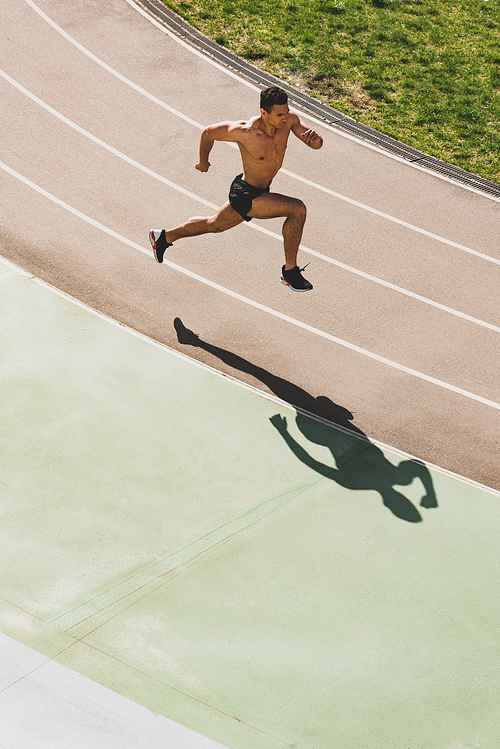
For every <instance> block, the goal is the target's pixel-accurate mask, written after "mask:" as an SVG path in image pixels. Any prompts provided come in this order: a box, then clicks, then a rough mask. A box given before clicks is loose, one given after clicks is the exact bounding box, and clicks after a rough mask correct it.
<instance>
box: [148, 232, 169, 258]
mask: <svg viewBox="0 0 500 749" xmlns="http://www.w3.org/2000/svg"><path fill="white" fill-rule="evenodd" d="M149 241H150V242H151V247H152V248H153V252H154V256H155V260H156V262H157V263H163V255H164V254H165V250H166V249H167V247H172V243H171V242H167V238H166V236H165V229H151V231H150V232H149Z"/></svg>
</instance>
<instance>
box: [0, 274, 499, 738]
mask: <svg viewBox="0 0 500 749" xmlns="http://www.w3.org/2000/svg"><path fill="white" fill-rule="evenodd" d="M0 291H1V293H0V317H1V324H0V337H1V344H0V350H1V352H2V367H1V370H0V372H1V374H0V377H1V389H0V392H1V397H2V417H3V420H2V426H3V429H2V443H3V444H2V449H1V453H0V493H1V496H2V525H1V530H0V561H1V566H2V570H3V586H2V593H1V603H0V630H1V632H2V633H3V636H2V637H1V638H0V646H1V647H2V650H3V652H4V654H5V653H7V654H8V655H7V656H5V655H4V658H3V665H2V672H1V677H2V681H1V684H0V686H1V688H2V690H3V691H1V692H0V715H4V714H5V713H7V714H8V715H10V716H11V717H10V718H9V722H4V720H3V719H2V724H3V725H6V726H7V727H8V730H7V729H6V732H5V734H4V735H3V736H2V737H0V746H1V747H2V749H4V747H16V749H17V748H19V749H21V747H22V749H26V748H27V747H31V746H33V747H35V746H36V747H38V746H43V747H49V746H50V747H63V746H64V747H65V748H66V747H69V746H71V747H77V746H78V747H79V746H82V747H90V746H93V747H95V746H99V747H112V746H115V745H116V746H118V745H119V746H127V747H128V746H131V747H132V746H134V747H141V746H149V747H156V746H158V747H159V746H168V747H179V748H180V747H182V748H183V747H190V746H192V747H207V749H208V747H213V746H216V744H214V743H213V742H219V743H220V744H222V745H224V746H227V747H230V749H268V748H269V749H278V748H279V749H282V748H283V747H288V746H293V747H300V749H332V748H333V747H335V748H337V747H338V748H339V749H359V747H367V749H368V748H369V749H390V748H392V747H394V749H402V748H404V749H407V748H408V749H421V748H422V747H425V748H426V749H443V748H446V749H451V747H454V748H455V749H475V748H476V747H477V749H479V747H481V748H485V747H491V748H493V747H495V746H497V745H498V742H499V741H500V722H499V716H498V701H499V677H498V674H499V673H500V659H499V650H498V647H497V644H498V622H499V617H500V604H499V601H500V597H499V590H498V576H497V575H496V570H498V565H499V561H500V552H499V545H498V536H499V529H500V504H499V496H498V494H496V493H494V492H492V491H488V490H485V489H482V488H481V487H479V486H477V485H473V484H471V483H467V482H464V481H461V480H459V479H458V478H455V477H453V476H450V475H447V474H445V473H442V472H440V471H436V470H434V469H430V468H428V467H426V466H424V465H423V464H421V463H418V462H412V461H408V460H406V459H405V458H404V457H402V456H401V455H398V454H394V453H391V452H390V451H388V450H382V449H381V448H380V447H379V446H377V445H374V444H371V443H369V442H368V441H367V440H366V439H364V438H363V437H362V435H360V436H355V435H352V436H351V435H348V434H345V433H344V432H342V431H341V430H337V429H333V428H331V427H328V426H326V425H324V424H321V423H320V422H318V421H314V420H312V419H310V418H308V417H306V416H304V415H301V414H298V413H296V412H295V411H294V410H292V409H291V408H289V407H287V406H286V405H284V404H282V403H280V402H278V401H277V400H273V399H272V398H267V397H264V396H262V395H259V394H257V393H256V392H254V391H252V390H251V389H249V388H247V387H244V386H242V385H239V384H236V383H235V382H234V381H232V380H230V379H228V378H225V377H222V376H220V375H218V374H216V373H215V372H213V371H211V370H209V369H207V368H205V367H202V366H200V365H198V364H195V363H193V362H192V361H189V360H187V359H185V358H183V357H182V356H181V355H179V354H178V353H174V352H172V351H170V350H168V349H167V348H165V347H162V346H160V345H157V344H154V343H152V342H151V341H149V340H147V339H145V338H143V337H141V336H139V335H138V334H135V333H133V332H131V331H130V330H128V329H126V328H124V327H123V326H120V325H118V324H116V323H113V322H111V321H110V320H107V319H105V318H103V317H102V316H99V315H97V314H95V313H93V312H91V311H90V310H88V309H86V308H84V307H82V306H81V305H79V304H77V303H75V302H74V301H72V300H70V299H69V298H66V297H64V296H62V295H60V294H59V293H56V292H55V291H54V290H52V289H51V288H49V287H47V286H46V285H44V284H42V283H40V282H39V281H37V280H36V279H34V278H33V277H32V276H29V275H27V274H24V273H22V272H20V271H17V270H15V269H14V268H13V266H11V265H10V264H7V263H0ZM178 328H179V331H180V330H182V328H181V326H180V323H178ZM183 334H184V335H185V336H188V334H187V333H186V332H184V333H183ZM422 505H423V506H422ZM9 638H13V639H14V640H15V641H16V643H12V641H11V640H9ZM17 643H19V644H17ZM23 646H27V647H29V648H31V649H32V650H34V651H36V652H35V653H33V652H32V650H30V651H27V650H25V649H24V648H23ZM63 666H64V667H69V668H70V669H71V671H68V670H67V669H66V668H62V667H63ZM35 669H37V670H36V671H35ZM32 672H34V673H32ZM77 674H81V675H83V676H84V677H86V678H85V679H84V680H83V681H78V676H77ZM74 680H77V681H74ZM89 680H90V681H89ZM77 682H78V683H77ZM70 683H71V684H73V686H72V687H71V689H72V690H73V691H71V689H70V687H68V684H70ZM68 690H70V691H68ZM107 690H112V692H111V693H110V692H108V691H107ZM28 697H29V699H28ZM122 698H125V699H123V700H122ZM130 700H131V701H133V703H137V704H134V705H131V703H130V702H128V701H130ZM13 705H16V706H17V707H16V710H15V711H14V713H12V708H13ZM110 705H111V706H112V707H109V706H110ZM102 706H105V707H102ZM139 706H141V707H139ZM150 711H154V713H155V714H156V715H154V713H153V712H150ZM12 715H14V717H12ZM89 715H90V716H93V717H91V718H89ZM51 716H52V718H53V719H51ZM119 716H122V717H119ZM159 716H163V717H162V718H160V717H159ZM167 719H168V720H167ZM172 721H173V723H172ZM16 725H17V727H18V730H19V733H18V740H17V741H16V731H15V726H16ZM141 725H143V726H144V729H141V728H140V726H141ZM13 726H14V728H13ZM61 726H64V729H61ZM183 727H186V728H185V729H184V728H183ZM9 731H10V733H9ZM92 731H95V734H94V733H92ZM99 731H100V733H99ZM134 731H135V732H136V733H134ZM148 732H149V733H148ZM192 732H194V733H192ZM138 735H141V737H142V738H141V742H142V743H141V742H140V741H139V740H137V741H135V743H134V736H138ZM67 736H74V737H75V738H74V740H71V741H70V740H68V738H67ZM89 736H91V739H89V738H88V737H89ZM148 736H150V739H149V743H148V742H147V741H146V738H147V737H148ZM96 737H97V738H96ZM203 737H207V738H206V739H205V738H203ZM37 742H38V743H37ZM155 742H156V743H155ZM162 742H163V743H162ZM176 742H177V743H176Z"/></svg>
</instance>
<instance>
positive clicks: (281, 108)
mask: <svg viewBox="0 0 500 749" xmlns="http://www.w3.org/2000/svg"><path fill="white" fill-rule="evenodd" d="M261 111H262V112H263V113H264V115H265V120H266V122H268V123H269V124H270V125H271V127H276V128H278V127H283V125H285V124H286V120H287V117H288V113H289V111H290V110H289V108H288V104H275V105H274V106H273V108H272V109H271V111H270V112H269V113H267V112H266V111H265V109H263V110H261Z"/></svg>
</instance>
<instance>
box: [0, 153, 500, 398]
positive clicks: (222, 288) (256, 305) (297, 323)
mask: <svg viewBox="0 0 500 749" xmlns="http://www.w3.org/2000/svg"><path fill="white" fill-rule="evenodd" d="M0 168H1V169H3V170H4V171H5V172H7V174H10V175H11V176H12V177H15V178H16V179H18V180H19V181H20V182H22V183H23V184H25V185H27V186H28V187H30V188H31V189H33V190H35V191H36V192H38V193H39V194H40V195H43V196H44V197H46V198H48V199H49V200H51V201H52V202H53V203H55V204H56V205H58V206H59V207H61V208H64V209H65V210H66V211H68V212H69V213H72V214H73V215H74V216H77V217H78V218H80V219H82V220H83V221H86V222H87V223H88V224H90V225H91V226H94V227H95V228H97V229H100V230H101V231H103V232H105V233H106V234H108V235H109V236H111V237H113V238H114V239H117V240H118V241H120V242H122V243H123V244H125V245H127V246H128V247H132V248H133V249H134V250H138V251H139V252H142V253H143V254H144V255H149V256H151V255H152V254H153V253H152V252H151V251H150V250H147V249H145V248H144V247H142V246H141V245H139V244H137V243H136V242H133V241H132V240H130V239H127V238H126V237H124V236H122V235H121V234H118V232H115V231H114V230H113V229H109V228H108V227H107V226H104V225H103V224H101V223H99V221H96V220H95V219H93V218H90V216H87V215H85V214H84V213H82V212H81V211H79V210H78V209H76V208H73V207H72V206H70V205H68V203H65V202H64V201H63V200H61V199H60V198H57V197H56V196H55V195H52V194H51V193H50V192H47V190H44V189H43V188H42V187H39V185H36V184H35V183H34V182H32V181H31V180H29V179H27V178H26V177H24V176H23V175H22V174H19V172H16V171H15V170H14V169H11V167H10V166H7V164H4V163H3V162H2V161H0ZM163 264H164V265H166V266H169V267H170V268H172V269H173V270H176V271H178V272H179V273H182V274H183V275H185V276H188V277H189V278H192V279H194V280H195V281H199V283H202V284H204V285H205V286H209V287H210V288H212V289H215V290H216V291H219V292H221V293H222V294H226V295H227V296H230V297H232V298H233V299H237V300H238V301H240V302H243V303H244V304H248V305H249V306H250V307H254V308H255V309H258V310H260V311H261V312H265V313H266V314H268V315H272V316H273V317H277V318H279V319H280V320H284V321H285V322H288V323H290V324H291V325H295V327H297V328H302V329H303V330H306V331H307V332H308V333H313V334H314V335H317V336H319V337H320V338H325V339H326V340H328V341H332V343H336V344H338V345H339V346H342V347H343V348H346V349H349V350H350V351H354V352H356V353H358V354H361V355H362V356H366V357H368V358H369V359H373V360H374V361H376V362H378V363H380V364H384V365H386V366H388V367H391V368H392V369H396V370H398V371H400V372H404V373H405V374H409V375H412V376H413V377H417V378H418V379H419V380H424V381H425V382H429V383H431V384H432V385H437V386H438V387H441V388H444V389H445V390H448V391H450V392H453V393H456V394H457V395H462V396H464V397H465V398H469V399H470V400H473V401H477V402H478V403H482V404H483V405H485V406H489V407H490V408H494V409H496V410H498V411H500V403H495V401H492V400H489V399H488V398H483V397H482V396H480V395H476V394H475V393H471V392H469V391H468V390H464V389H463V388H459V387H456V386H455V385H450V384H449V383H447V382H443V381H442V380H438V379H437V378H436V377H431V376H430V375H426V374H423V373H422V372H418V371H417V370H415V369H411V368H410V367H406V366H404V365H403V364H398V363H397V362H394V361H391V359H386V358H385V357H384V356H379V355H378V354H374V353H373V352H372V351H367V350H366V349H364V348H361V347H360V346H356V345H355V344H354V343H350V342H349V341H344V340H343V339H342V338H337V336H334V335H331V333H326V332H325V331H323V330H319V329H318V328H315V327H313V326H312V325H308V324H307V323H304V322H301V321H300V320H296V319H295V318H293V317H290V316H289V315H285V314H283V313H282V312H278V311H277V310H274V309H272V308H271V307H266V306H265V305H263V304H260V302H255V301H254V300H253V299H249V298H248V297H244V296H242V295H241V294H238V293H237V292H236V291H232V290H231V289H227V288H226V287H225V286H221V285H220V284H218V283H215V282H214V281H210V280H209V279H207V278H204V277H203V276H200V275H198V274H197V273H193V271H190V270H187V268H183V267H182V266H180V265H177V264H176V263H173V262H172V261H170V260H164V261H163Z"/></svg>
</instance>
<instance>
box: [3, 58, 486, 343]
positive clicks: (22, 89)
mask: <svg viewBox="0 0 500 749" xmlns="http://www.w3.org/2000/svg"><path fill="white" fill-rule="evenodd" d="M0 77H1V78H3V79H4V80H6V81H7V82H8V83H10V84H11V85H12V86H14V88H16V89H17V90H18V91H20V92H21V93H22V94H24V95H25V96H27V97H28V98H29V99H31V100H32V101H33V102H34V103H35V104H37V105H38V106H40V107H42V108H43V109H45V110H46V111H47V112H49V113H50V114H51V115H53V116H54V117H57V119H59V120H61V122H64V123H65V124H66V125H68V126H69V127H71V128H73V129H74V130H76V131H77V132H78V133H80V134H81V135H83V136H85V137H86V138H88V139H89V140H91V141H92V142H93V143H96V144H97V145H98V146H100V147H102V148H104V149H105V150H107V151H109V152H110V153H112V154H113V155H114V156H117V157H118V158H120V159H122V160H123V161H125V162H127V163H128V164H131V165H132V166H133V167H135V168H136V169H139V170H141V171H142V172H145V173H146V174H148V175H149V176H150V177H153V178H154V179H157V180H158V181H160V182H162V183H163V184H165V185H168V187H171V188H172V189H174V190H177V191H178V192H180V193H182V194H183V195H186V196H187V197H189V198H191V199H193V200H196V201H197V202H199V203H202V204H203V205H205V206H207V207H209V208H212V209H213V210H215V211H217V210H218V206H216V205H215V204H214V203H210V202H209V201H208V200H205V199H204V198H201V197H199V196H198V195H195V194H194V193H192V192H190V191H189V190H186V189H184V188H183V187H180V186H179V185H177V184H176V183H175V182H171V181H170V180H168V179H166V177H163V176H161V175H160V174H157V173H156V172H153V171H152V170H151V169H149V168H148V167H146V166H144V165H143V164H140V163H139V162H137V161H135V160H134V159H132V158H130V157H129V156H127V155H126V154H124V153H122V152H121V151H118V150H117V149H116V148H114V147H113V146H110V145H109V144H108V143H105V142H104V141H102V140H101V139H100V138H97V137H96V136H95V135H93V134H92V133H89V132H88V130H85V129H84V128H82V127H80V125H77V124H76V123H75V122H73V121H72V120H70V119H68V118H67V117H65V116H64V115H63V114H61V113H60V112H58V111H57V110H56V109H54V108H53V107H51V106H50V105H49V104H46V103H45V102H44V101H42V99H40V98H39V97H38V96H35V94H33V93H31V91H28V89H26V88H25V87H24V86H22V85H21V84H20V83H17V81H15V80H14V79H13V78H11V76H10V75H8V74H7V73H5V72H4V71H3V70H0ZM246 226H249V227H250V228H251V229H256V230H257V231H260V232H262V233H264V234H267V235H268V236H271V237H273V238H274V239H277V240H278V241H280V242H281V237H280V235H278V234H276V233H275V232H273V231H270V230H269V229H266V228H265V227H262V226H259V225H258V224H254V223H252V224H248V223H247V224H246ZM300 249H301V250H303V251H304V252H306V253H308V254H310V255H312V256H314V257H317V258H319V259H321V260H324V261H326V262H328V263H331V264H332V265H335V266H337V267H338V268H342V269H343V270H345V271H348V272H349V273H353V274H355V275H357V276H360V277H361V278H364V279H365V280H367V281H372V282H373V283H376V284H379V285H380V286H384V287H386V288H388V289H391V290H392V291H396V292H398V293H400V294H404V295H405V296H408V297H411V298H412V299H416V300H417V301H419V302H423V303H424V304H427V305H429V306H431V307H435V308H437V309H439V310H442V311H443V312H446V313H448V314H451V315H454V316H455V317H460V318H462V319H463V320H467V321H468V322H472V323H474V324H476V325H480V326H482V327H484V328H488V329H489V330H493V331H494V332H495V333H500V327H498V326H496V325H492V324H491V323H488V322H485V321H483V320H479V319H478V318H476V317H472V316H471V315H467V314H465V313H464V312H459V311H458V310H455V309H452V308H451V307H447V306H445V305H444V304H440V303H439V302H434V301H433V300H431V299H427V298H426V297H423V296H421V295H420V294H416V293H415V292H413V291H408V290H407V289H403V288H401V287H400V286H396V285H395V284H392V283H389V282H388V281H384V280H382V279H380V278H377V277H376V276H372V275H370V274H368V273H365V272H364V271H360V270H357V269H356V268H353V267H352V266H349V265H346V264H345V263H342V262H340V261H338V260H334V259H333V258H330V257H328V256H327V255H323V254H321V253H320V252H316V250H311V249H309V248H308V247H306V246H305V245H302V244H301V245H300Z"/></svg>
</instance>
